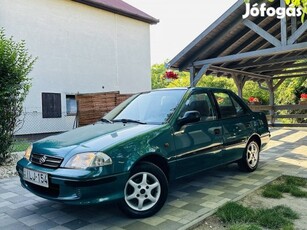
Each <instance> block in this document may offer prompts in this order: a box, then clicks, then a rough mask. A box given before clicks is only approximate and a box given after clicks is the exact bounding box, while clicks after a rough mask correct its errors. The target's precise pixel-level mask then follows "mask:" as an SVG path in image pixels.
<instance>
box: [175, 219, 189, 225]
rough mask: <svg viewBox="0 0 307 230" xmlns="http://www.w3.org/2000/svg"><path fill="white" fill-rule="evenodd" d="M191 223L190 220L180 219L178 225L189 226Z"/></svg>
mask: <svg viewBox="0 0 307 230" xmlns="http://www.w3.org/2000/svg"><path fill="white" fill-rule="evenodd" d="M190 222H191V221H190V220H186V219H180V220H179V221H178V223H179V224H182V225H186V224H188V223H190Z"/></svg>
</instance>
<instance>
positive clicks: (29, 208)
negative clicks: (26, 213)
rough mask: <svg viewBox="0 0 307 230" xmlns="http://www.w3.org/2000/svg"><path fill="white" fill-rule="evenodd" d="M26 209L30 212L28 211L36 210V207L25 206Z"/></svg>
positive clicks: (31, 205)
mask: <svg viewBox="0 0 307 230" xmlns="http://www.w3.org/2000/svg"><path fill="white" fill-rule="evenodd" d="M24 207H25V208H26V209H28V210H30V211H35V210H37V209H38V207H36V206H34V205H33V204H30V205H26V206H24Z"/></svg>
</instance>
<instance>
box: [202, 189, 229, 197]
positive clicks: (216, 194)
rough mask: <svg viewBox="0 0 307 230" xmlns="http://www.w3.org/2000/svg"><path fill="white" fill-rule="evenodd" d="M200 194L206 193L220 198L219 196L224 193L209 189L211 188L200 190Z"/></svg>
mask: <svg viewBox="0 0 307 230" xmlns="http://www.w3.org/2000/svg"><path fill="white" fill-rule="evenodd" d="M198 192H200V193H206V194H208V195H215V196H219V195H222V194H223V193H224V192H223V191H219V190H214V189H209V188H203V189H200V190H198Z"/></svg>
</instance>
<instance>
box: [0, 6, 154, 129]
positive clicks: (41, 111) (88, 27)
mask: <svg viewBox="0 0 307 230" xmlns="http://www.w3.org/2000/svg"><path fill="white" fill-rule="evenodd" d="M156 23H158V20H157V19H155V18H153V17H151V16H150V15H148V14H146V13H144V12H142V11H140V10H138V9H136V8H134V7H133V6H130V5H128V4H127V3H125V2H123V1H121V0H75V1H71V0H26V1H25V0H1V4H0V27H3V28H4V29H5V32H6V34H7V36H13V37H14V40H25V41H26V44H27V48H28V49H29V52H30V53H31V54H32V55H33V56H37V57H38V60H37V62H36V63H35V65H34V69H33V71H32V72H31V74H30V76H31V78H32V88H31V90H30V92H29V95H28V96H27V98H26V101H25V104H24V116H23V117H24V124H23V126H22V128H21V129H20V130H19V131H18V132H17V134H34V133H46V132H60V131H66V130H69V129H72V128H73V123H74V120H75V114H76V101H75V95H76V94H77V93H97V92H109V91H120V92H121V93H135V92H139V91H144V90H150V89H151V79H150V25H151V24H156Z"/></svg>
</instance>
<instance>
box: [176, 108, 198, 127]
mask: <svg viewBox="0 0 307 230" xmlns="http://www.w3.org/2000/svg"><path fill="white" fill-rule="evenodd" d="M199 121H200V113H199V112H198V111H196V110H193V111H186V112H185V113H184V115H183V117H182V118H180V119H178V124H179V125H181V126H182V125H185V124H188V123H195V122H199Z"/></svg>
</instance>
